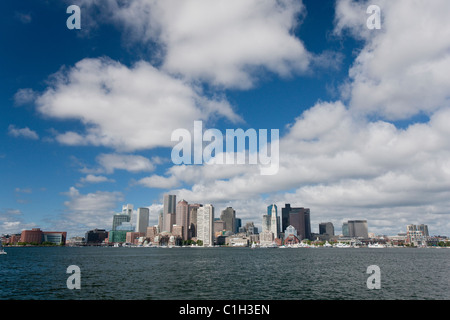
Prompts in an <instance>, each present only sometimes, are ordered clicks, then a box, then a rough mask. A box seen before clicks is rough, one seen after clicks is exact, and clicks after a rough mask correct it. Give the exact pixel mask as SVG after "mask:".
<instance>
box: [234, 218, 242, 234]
mask: <svg viewBox="0 0 450 320" xmlns="http://www.w3.org/2000/svg"><path fill="white" fill-rule="evenodd" d="M240 227H242V220H241V218H235V219H234V228H235V229H234V233H239V228H240Z"/></svg>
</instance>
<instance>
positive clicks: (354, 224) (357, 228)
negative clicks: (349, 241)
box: [347, 220, 369, 239]
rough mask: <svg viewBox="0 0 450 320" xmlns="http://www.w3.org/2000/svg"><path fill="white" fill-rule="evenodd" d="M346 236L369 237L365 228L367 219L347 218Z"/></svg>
mask: <svg viewBox="0 0 450 320" xmlns="http://www.w3.org/2000/svg"><path fill="white" fill-rule="evenodd" d="M347 224H348V236H349V237H352V238H363V239H367V238H369V231H368V228H367V220H349V221H348V222H347Z"/></svg>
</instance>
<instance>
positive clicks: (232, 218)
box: [220, 207, 236, 233]
mask: <svg viewBox="0 0 450 320" xmlns="http://www.w3.org/2000/svg"><path fill="white" fill-rule="evenodd" d="M220 220H222V221H223V222H224V223H225V228H224V229H225V230H226V231H231V232H233V233H235V232H236V226H235V224H236V211H235V210H234V209H233V208H232V207H227V208H226V209H225V210H222V213H221V214H220Z"/></svg>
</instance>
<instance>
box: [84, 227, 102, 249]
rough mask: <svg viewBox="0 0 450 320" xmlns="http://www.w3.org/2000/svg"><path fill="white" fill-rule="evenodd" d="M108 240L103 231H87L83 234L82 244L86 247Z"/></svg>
mask: <svg viewBox="0 0 450 320" xmlns="http://www.w3.org/2000/svg"><path fill="white" fill-rule="evenodd" d="M107 238H108V231H106V230H105V229H94V230H89V231H87V232H86V233H85V236H84V243H85V244H86V245H99V244H101V243H102V242H104V241H105V239H107Z"/></svg>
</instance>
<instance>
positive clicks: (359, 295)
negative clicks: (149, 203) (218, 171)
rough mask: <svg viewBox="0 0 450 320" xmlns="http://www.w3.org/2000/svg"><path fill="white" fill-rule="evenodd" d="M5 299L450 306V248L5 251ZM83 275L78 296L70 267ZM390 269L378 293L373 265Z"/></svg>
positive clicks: (1, 282) (0, 291)
mask: <svg viewBox="0 0 450 320" xmlns="http://www.w3.org/2000/svg"><path fill="white" fill-rule="evenodd" d="M5 250H6V251H7V252H8V254H7V255H2V256H0V299H2V300H5V299H14V300H24V299H26V300H29V299H37V300H73V299H76V300H78V299H79V300H112V299H114V300H185V299H186V300H426V299H431V300H448V299H450V290H449V289H450V285H449V284H450V274H449V270H450V250H449V249H432V248H428V249H412V248H386V249H369V248H359V249H353V248H349V249H339V248H314V249H313V248H296V249H294V248H289V249H280V248H278V249H273V248H267V249H263V248H258V249H250V248H111V247H109V248H107V247H81V248H80V247H24V248H6V249H5ZM70 265H77V266H79V267H80V269H81V289H80V290H69V289H68V288H67V285H66V281H67V279H68V277H69V276H70V274H68V273H66V271H67V267H68V266H70ZM370 265H378V266H379V267H380V269H381V289H379V290H369V289H368V288H367V285H366V281H367V279H368V277H369V276H370V275H369V274H367V273H366V271H367V267H368V266H370Z"/></svg>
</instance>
